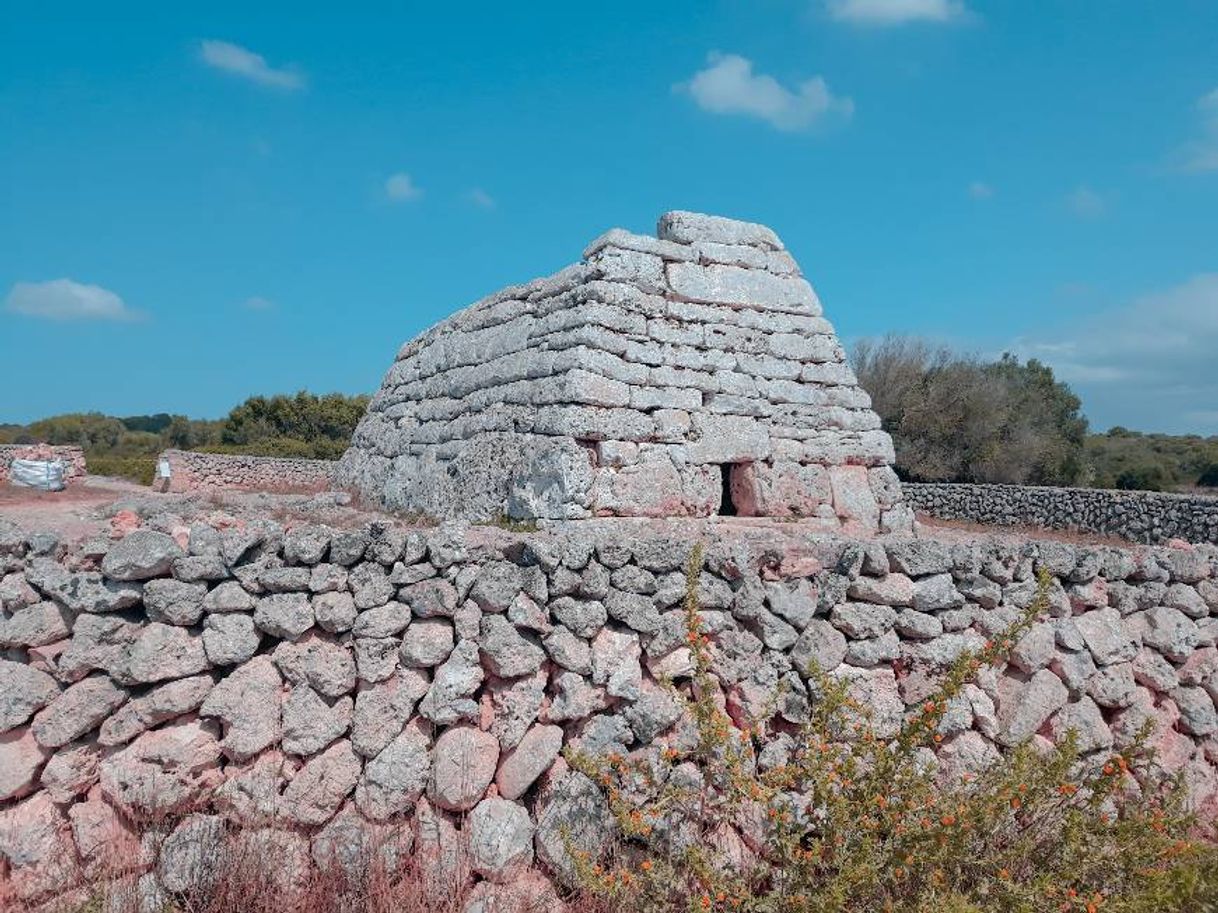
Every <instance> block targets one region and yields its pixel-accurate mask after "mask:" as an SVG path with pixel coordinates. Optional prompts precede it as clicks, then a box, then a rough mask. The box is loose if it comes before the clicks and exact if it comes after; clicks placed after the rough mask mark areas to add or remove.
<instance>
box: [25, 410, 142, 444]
mask: <svg viewBox="0 0 1218 913" xmlns="http://www.w3.org/2000/svg"><path fill="white" fill-rule="evenodd" d="M27 430H28V432H29V434H30V436H32V437H33V438H34V439H35V440H37V441H42V442H44V443H47V444H76V445H78V446H80V447H83V448H84V449H85V450H112V449H114V448H115V447H117V446H118V443H119V441H120V440H121V439H122V436H123V434H124V433H125V432H126V431H127V428H126V426H125V425H123V423H122V422H121V421H119V420H118V419H116V418H113V417H112V416H109V415H102V414H101V413H100V412H73V413H68V414H66V415H54V416H51V417H50V418H44V419H41V420H39V421H37V422H34V423H33V424H31V425H30V426H29V427H28V429H27Z"/></svg>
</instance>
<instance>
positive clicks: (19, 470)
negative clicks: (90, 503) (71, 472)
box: [8, 460, 64, 491]
mask: <svg viewBox="0 0 1218 913" xmlns="http://www.w3.org/2000/svg"><path fill="white" fill-rule="evenodd" d="M8 475H9V481H10V482H12V483H13V484H14V485H22V486H24V487H26V488H37V489H38V490H40V491H63V489H64V483H63V462H62V461H61V460H13V463H12V465H11V466H10V467H9V473H8Z"/></svg>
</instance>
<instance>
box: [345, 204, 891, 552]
mask: <svg viewBox="0 0 1218 913" xmlns="http://www.w3.org/2000/svg"><path fill="white" fill-rule="evenodd" d="M892 460H893V450H892V442H891V440H890V439H889V437H888V435H887V434H886V433H885V432H884V431H882V430H881V428H880V421H879V418H878V417H877V416H876V414H875V413H874V412H873V411H872V410H871V401H870V398H869V397H868V396H867V393H866V392H865V391H863V390H862V389H861V388H860V387H859V386H858V382H857V380H856V379H855V376H854V372H853V371H851V369H850V367H849V366H848V365H847V364H846V361H845V356H844V353H843V350H842V347H841V345H840V344H839V342H838V340H837V337H836V335H835V334H834V331H833V326H832V325H831V324H830V323H829V321H827V320H826V319H825V318H824V317H823V316H822V312H821V306H820V302H819V301H818V299H817V297H816V293H815V292H814V291H813V290H812V286H811V285H809V284H808V282H807V281H806V280H805V279H804V278H803V277H802V276H801V275H800V272H799V267H798V266H797V265H796V263H795V260H794V259H793V258H792V257H791V255H790V254H789V253H787V251H786V250H785V248H784V247H783V245H782V242H781V241H780V240H779V239H778V236H777V235H776V234H775V233H774V232H773V231H771V230H770V229H769V228H766V227H765V226H763V225H757V224H754V223H749V222H738V221H735V220H732V219H724V218H720V217H716V216H707V215H700V214H697V213H691V212H669V213H666V214H665V215H664V216H662V217H661V218H660V222H659V230H658V237H656V238H652V237H649V236H643V235H635V234H631V233H629V232H626V231H623V230H621V229H613V230H611V231H609V232H607V233H605V234H604V235H602V236H601V237H599V238H597V239H596V240H595V241H593V242H592V244H591V245H589V246H588V248H587V250H585V251H584V256H583V260H582V261H581V262H579V263H578V264H575V265H574V266H570V267H568V268H566V269H564V270H562V271H560V272H558V273H556V274H555V275H553V276H550V277H547V278H544V279H538V280H535V281H533V282H530V283H528V284H525V285H518V286H512V287H510V288H506V289H504V290H502V291H500V292H497V293H495V294H494V295H491V296H489V297H487V298H484V299H482V300H481V301H478V302H476V303H475V304H473V305H471V306H469V307H467V308H465V309H464V310H462V311H460V312H458V313H457V314H454V315H453V316H452V317H450V318H449V319H448V320H445V321H444V322H443V323H440V324H439V325H437V326H435V327H433V328H432V329H430V330H428V331H427V332H425V333H423V334H422V335H421V336H419V337H418V338H416V339H414V340H412V341H410V342H408V343H406V344H405V345H404V346H403V347H402V349H401V350H400V351H399V353H398V357H397V360H396V361H395V363H394V364H393V366H392V367H391V368H390V369H389V372H388V373H387V374H386V375H385V379H384V382H383V383H382V385H381V389H380V391H379V392H378V393H377V395H376V396H375V398H374V399H373V400H372V402H371V404H370V405H369V408H368V412H367V414H366V415H365V416H364V418H363V420H362V421H361V422H360V425H359V427H358V429H357V430H356V432H355V435H354V437H353V439H352V444H351V448H350V449H349V450H348V451H347V453H346V455H345V456H344V457H343V459H342V462H341V464H340V466H339V470H338V481H339V483H340V484H343V485H346V486H349V487H351V488H354V489H356V490H358V491H359V492H360V493H361V494H362V495H363V496H364V497H366V498H367V499H369V500H370V501H371V502H373V503H377V504H380V505H382V506H384V507H387V508H390V509H393V510H401V511H408V512H419V513H424V514H428V515H430V516H435V517H464V518H468V519H487V518H492V517H499V516H507V517H511V518H516V519H531V518H548V519H556V520H557V519H578V518H585V517H593V516H626V517H675V516H695V517H701V516H711V515H714V514H739V515H745V516H771V517H788V518H791V517H799V518H806V519H810V520H812V521H813V522H816V521H820V524H819V525H821V526H823V528H824V529H825V530H826V531H844V532H846V533H849V534H869V533H874V532H877V531H884V532H891V531H901V530H907V529H908V528H909V527H910V524H911V521H912V514H911V513H910V511H909V510H908V508H906V507H905V505H904V504H903V503H902V501H901V490H900V485H899V483H898V481H897V478H896V476H895V474H894V473H893V471H892V469H891V468H890V463H891V462H892Z"/></svg>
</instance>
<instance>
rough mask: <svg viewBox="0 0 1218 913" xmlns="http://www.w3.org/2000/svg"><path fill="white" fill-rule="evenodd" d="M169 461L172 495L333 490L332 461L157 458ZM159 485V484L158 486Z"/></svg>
mask: <svg viewBox="0 0 1218 913" xmlns="http://www.w3.org/2000/svg"><path fill="white" fill-rule="evenodd" d="M160 460H168V461H169V468H170V477H169V489H168V490H169V491H173V492H191V491H216V490H222V489H243V490H247V491H275V492H292V491H298V492H316V491H325V490H326V489H328V488H330V487H331V486H332V484H333V483H332V478H333V473H334V466H335V464H334V463H333V462H331V461H329V460H303V459H291V458H285V457H260V456H244V455H233V454H224V453H197V452H195V451H191V450H166V451H164V452H163V453H162V454H161V455H160V457H159V458H158V463H159V462H160ZM157 484H159V480H158V483H157Z"/></svg>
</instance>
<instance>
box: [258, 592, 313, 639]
mask: <svg viewBox="0 0 1218 913" xmlns="http://www.w3.org/2000/svg"><path fill="white" fill-rule="evenodd" d="M313 621H314V618H313V606H312V604H311V603H310V602H309V597H308V596H307V595H306V594H304V593H275V594H272V595H270V596H263V597H262V598H261V599H259V600H258V605H257V606H256V607H255V608H254V624H255V625H257V626H258V629H259V630H261V631H265V632H266V633H267V634H269V635H270V636H271V637H278V638H280V639H282V640H295V639H296V638H297V637H299V636H300V635H301V634H303V633H304V632H305V631H307V630H309V628H311V627H313Z"/></svg>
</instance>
